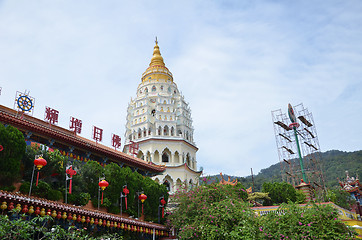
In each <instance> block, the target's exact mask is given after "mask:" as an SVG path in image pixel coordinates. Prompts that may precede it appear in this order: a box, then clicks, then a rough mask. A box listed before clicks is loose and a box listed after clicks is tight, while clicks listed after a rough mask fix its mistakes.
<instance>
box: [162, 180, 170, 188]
mask: <svg viewBox="0 0 362 240" xmlns="http://www.w3.org/2000/svg"><path fill="white" fill-rule="evenodd" d="M163 185H165V187H166V189H167V191H170V183H169V182H168V181H167V180H166V181H165V182H164V183H163Z"/></svg>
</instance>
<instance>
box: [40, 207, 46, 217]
mask: <svg viewBox="0 0 362 240" xmlns="http://www.w3.org/2000/svg"><path fill="white" fill-rule="evenodd" d="M44 215H45V209H44V208H42V209H41V211H40V216H42V217H43V216H44Z"/></svg>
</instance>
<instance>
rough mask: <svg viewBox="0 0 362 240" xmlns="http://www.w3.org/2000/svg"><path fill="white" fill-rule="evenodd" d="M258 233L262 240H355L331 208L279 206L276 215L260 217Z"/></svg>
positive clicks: (352, 232)
mask: <svg viewBox="0 0 362 240" xmlns="http://www.w3.org/2000/svg"><path fill="white" fill-rule="evenodd" d="M260 232H262V233H263V235H264V239H355V238H354V237H353V236H354V235H356V233H355V232H354V230H352V229H350V228H349V227H347V226H346V225H345V224H343V223H342V221H340V220H338V211H337V210H336V209H334V208H332V207H331V206H323V205H316V204H313V205H309V206H306V207H300V206H298V205H296V204H293V203H289V204H286V203H283V204H282V205H280V207H279V209H278V211H277V212H271V213H269V214H267V215H264V216H262V217H260Z"/></svg>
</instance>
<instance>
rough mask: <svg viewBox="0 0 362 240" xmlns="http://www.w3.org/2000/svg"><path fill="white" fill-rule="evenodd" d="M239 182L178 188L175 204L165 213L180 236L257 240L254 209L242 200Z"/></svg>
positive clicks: (174, 197) (243, 192)
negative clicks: (183, 189)
mask: <svg viewBox="0 0 362 240" xmlns="http://www.w3.org/2000/svg"><path fill="white" fill-rule="evenodd" d="M246 198H247V193H246V192H245V190H244V188H243V186H242V185H241V184H237V185H236V186H231V185H219V184H210V185H202V186H199V187H197V188H195V189H193V190H190V191H188V192H187V191H179V192H177V193H176V194H175V195H174V196H173V199H174V200H175V201H176V202H177V203H178V207H177V208H176V209H175V210H174V211H173V212H171V213H170V215H169V216H168V220H169V225H170V226H173V227H174V228H175V229H176V230H177V231H178V233H179V236H180V238H181V239H258V235H259V232H258V231H257V230H258V224H257V223H256V218H255V214H254V212H253V211H252V210H251V209H250V208H249V207H248V204H247V203H245V202H244V200H246Z"/></svg>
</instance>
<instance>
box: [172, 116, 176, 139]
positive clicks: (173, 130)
mask: <svg viewBox="0 0 362 240" xmlns="http://www.w3.org/2000/svg"><path fill="white" fill-rule="evenodd" d="M171 120H172V117H171ZM174 134H175V129H174V128H173V127H171V136H173V135H174Z"/></svg>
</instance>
